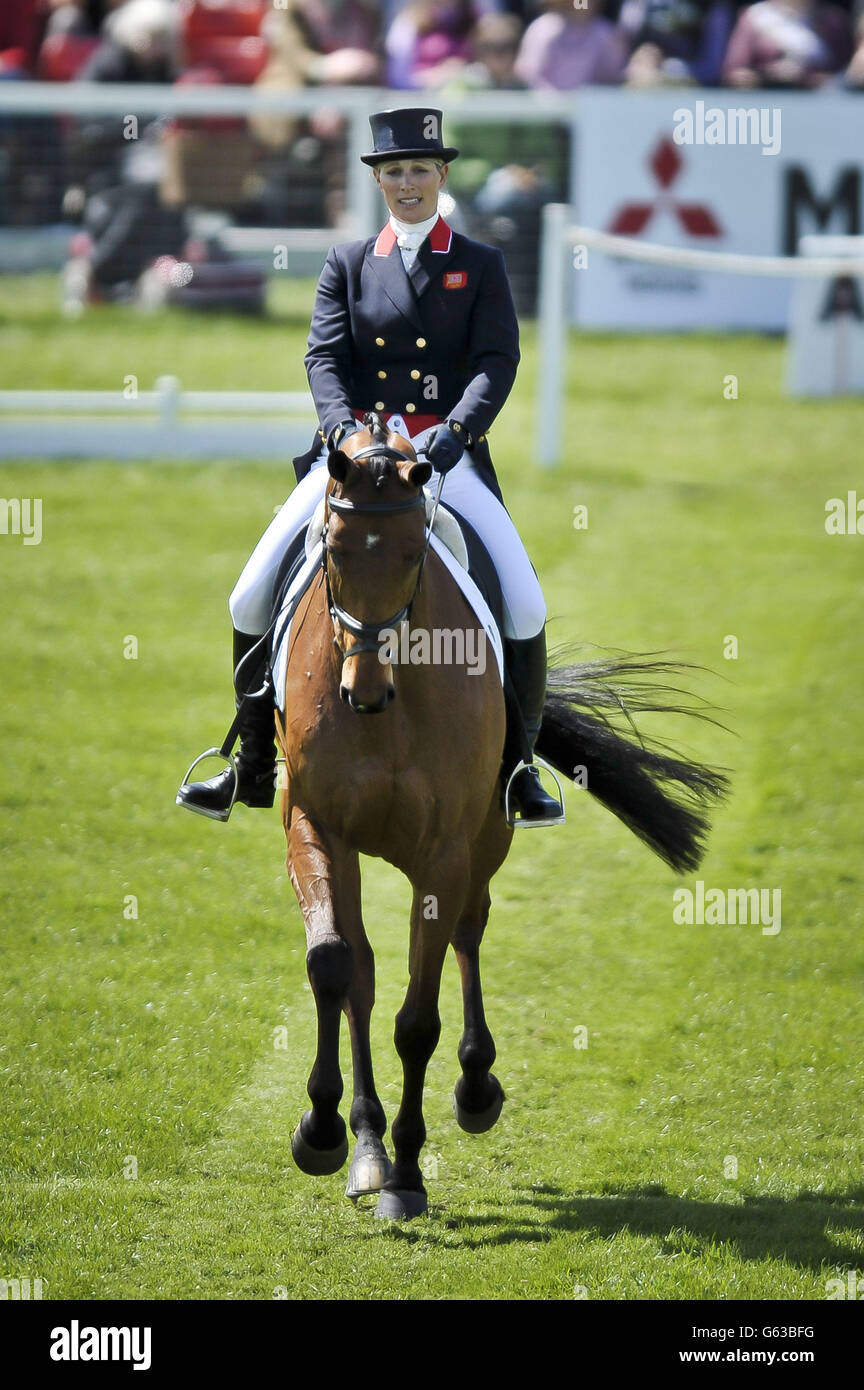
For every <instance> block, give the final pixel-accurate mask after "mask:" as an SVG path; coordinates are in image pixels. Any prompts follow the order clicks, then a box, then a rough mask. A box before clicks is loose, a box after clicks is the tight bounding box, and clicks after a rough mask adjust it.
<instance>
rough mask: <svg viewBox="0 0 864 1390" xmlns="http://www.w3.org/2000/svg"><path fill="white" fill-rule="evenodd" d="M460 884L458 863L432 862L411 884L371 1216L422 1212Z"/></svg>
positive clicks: (463, 868)
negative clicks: (395, 1056)
mask: <svg viewBox="0 0 864 1390" xmlns="http://www.w3.org/2000/svg"><path fill="white" fill-rule="evenodd" d="M466 884H467V864H463V863H461V862H460V860H459V859H458V858H457V859H455V860H454V859H449V860H448V861H447V862H446V863H441V862H438V863H436V866H435V872H434V874H433V873H429V874H424V880H423V881H420V880H414V901H413V903H412V907H411V943H410V947H409V954H408V973H409V983H408V990H407V993H406V995H405V1002H404V1004H403V1005H402V1008H401V1009H400V1010H399V1013H398V1014H397V1015H396V1033H395V1042H396V1051H397V1052H398V1053H399V1057H400V1059H401V1061H402V1076H403V1084H402V1104H401V1105H400V1107H399V1113H398V1115H397V1116H396V1119H395V1120H394V1122H393V1144H394V1148H395V1159H394V1163H393V1168H392V1171H391V1173H390V1176H389V1178H388V1179H387V1181H386V1182H385V1184H384V1186H383V1187H382V1189H381V1196H380V1197H379V1199H378V1205H377V1207H376V1209H375V1214H376V1216H382V1217H389V1218H390V1219H393V1220H404V1219H406V1218H408V1217H412V1216H420V1215H421V1214H422V1213H423V1212H425V1211H426V1209H427V1206H428V1202H427V1199H426V1189H425V1187H424V1186H423V1176H422V1174H421V1172H420V1162H419V1159H420V1150H421V1149H422V1147H423V1144H424V1141H425V1139H426V1126H425V1124H424V1121H423V1087H424V1084H425V1080H426V1068H427V1066H428V1064H429V1059H430V1057H431V1056H432V1054H433V1052H434V1051H435V1048H436V1047H437V1045H438V1038H439V1036H440V1034H441V1019H440V1016H439V1013H438V995H439V992H440V988H441V969H442V967H443V965H444V957H445V956H446V954H447V947H448V945H449V944H450V936H451V932H452V930H453V928H454V926H455V924H456V922H457V921H458V920H459V915H460V912H461V910H462V905H463V900H464V895H465V889H466ZM436 888H437V891H436Z"/></svg>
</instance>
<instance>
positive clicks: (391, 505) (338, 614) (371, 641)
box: [321, 444, 443, 661]
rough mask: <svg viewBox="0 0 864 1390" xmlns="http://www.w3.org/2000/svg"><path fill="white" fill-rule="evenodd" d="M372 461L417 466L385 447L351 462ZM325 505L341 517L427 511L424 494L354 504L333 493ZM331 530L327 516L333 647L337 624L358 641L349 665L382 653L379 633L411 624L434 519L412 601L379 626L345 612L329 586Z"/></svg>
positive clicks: (371, 447) (371, 448)
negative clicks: (358, 658)
mask: <svg viewBox="0 0 864 1390" xmlns="http://www.w3.org/2000/svg"><path fill="white" fill-rule="evenodd" d="M373 457H374V458H382V457H383V458H390V459H394V460H396V461H398V462H399V463H414V462H415V460H414V459H411V458H409V457H408V455H407V454H403V453H402V452H401V451H400V450H399V449H393V448H391V447H390V446H389V445H383V444H370V445H369V446H368V447H367V448H365V449H361V450H360V451H359V452H358V453H356V454H353V455H352V456H351V458H352V462H355V461H357V460H359V459H364V458H373ZM441 481H442V482H443V474H442V477H441ZM440 491H441V487H440V484H439V488H438V492H439V495H440ZM325 501H326V504H327V508H328V509H329V510H330V511H334V512H336V514H337V515H338V516H361V515H372V516H397V515H399V514H401V513H405V512H413V511H417V509H418V508H420V507H422V508H423V509H424V511H425V508H426V498H425V496H424V495H423V492H422V490H421V491H420V492H419V493H418V494H417V496H416V497H410V498H408V499H406V501H404V502H352V501H351V500H350V499H349V498H347V497H334V496H333V495H332V493H328V494H327V495H326V497H325ZM437 505H438V503H437V498H436V502H435V506H436V509H437ZM328 526H329V522H328V520H327V519H326V515H325V521H324V530H323V533H322V540H323V542H324V546H323V550H322V552H321V567H322V569H323V570H324V584H325V587H326V591H327V607H328V609H329V611H330V617H331V618H332V620H333V627H334V633H333V644H334V646H335V647H337V648H338V647H339V641H338V637H337V634H336V630H335V629H336V624H337V623H338V624H339V626H340V627H343V628H345V629H346V631H348V632H350V633H351V635H352V637H356V638H358V639H359V640H358V641H357V642H356V643H355V644H354V646H353V647H351V648H350V649H349V650H348V651H345V652H342V660H343V661H347V660H348V659H349V657H352V656H360V655H361V654H362V653H363V652H375V653H379V652H380V651H381V647H382V645H383V644H382V639H381V637H380V633H381V632H383V631H385V630H387V629H390V630H392V629H393V628H396V627H398V626H399V624H400V623H402V622H406V621H409V620H410V617H411V609H412V607H413V605H414V600H415V599H416V597H417V592H418V590H419V588H420V580H421V578H422V575H423V566H424V565H425V563H426V555H427V553H428V550H429V536H430V535H431V533H432V519H430V523H429V528H428V531H427V534H426V545H425V547H424V550H423V555H422V557H421V559H420V568H419V569H418V571H417V580H416V582H415V585H414V589H413V592H412V594H411V597H410V598H409V600H408V602H407V603H405V604H403V605H402V607H401V608H400V609H399V611H398V613H394V614H392V616H391V617H389V618H384V619H382V620H381V621H380V622H374V623H370V622H363V621H362V620H361V619H360V618H355V617H354V616H353V615H352V614H351V613H349V612H348V611H347V609H345V608H342V607H341V606H340V605H339V604H338V603H337V602H336V600H335V598H334V597H333V590H332V588H331V586H330V571H329V568H328V565H327V556H328V553H329V550H330V547H329V546H328V544H327V531H328Z"/></svg>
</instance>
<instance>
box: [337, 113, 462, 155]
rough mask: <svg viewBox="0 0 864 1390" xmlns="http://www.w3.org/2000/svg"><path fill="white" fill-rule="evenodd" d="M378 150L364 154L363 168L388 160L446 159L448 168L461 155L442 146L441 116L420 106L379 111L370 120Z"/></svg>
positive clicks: (449, 146)
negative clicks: (366, 165) (452, 160)
mask: <svg viewBox="0 0 864 1390" xmlns="http://www.w3.org/2000/svg"><path fill="white" fill-rule="evenodd" d="M369 124H370V126H371V127H372V139H373V141H374V143H375V148H374V150H373V151H372V153H371V154H361V156H360V158H361V159H362V161H363V163H364V164H380V163H381V162H382V160H385V159H443V160H444V163H445V164H449V163H450V160H451V159H455V158H456V156H457V155H458V153H459V151H458V150H454V149H453V147H452V145H442V143H441V112H440V111H435V110H433V109H431V108H423V107H419V106H409V107H401V108H400V109H399V110H395V111H378V112H377V113H376V114H375V115H374V116H370V117H369Z"/></svg>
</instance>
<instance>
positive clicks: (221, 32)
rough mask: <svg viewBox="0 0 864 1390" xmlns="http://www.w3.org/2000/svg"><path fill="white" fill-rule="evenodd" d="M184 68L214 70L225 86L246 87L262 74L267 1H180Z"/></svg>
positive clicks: (264, 57) (264, 62) (265, 50)
mask: <svg viewBox="0 0 864 1390" xmlns="http://www.w3.org/2000/svg"><path fill="white" fill-rule="evenodd" d="M178 8H179V12H180V32H181V35H182V39H183V62H184V67H186V68H187V69H189V68H209V69H210V70H211V71H212V70H214V69H215V71H216V72H218V73H219V75H220V77H221V79H222V81H223V82H228V83H236V84H237V85H246V84H249V83H251V82H254V81H255V79H256V78H257V77H260V75H261V73H262V72H263V70H264V68H265V66H266V64H267V58H268V48H267V44H266V43H265V41H264V39H262V38H261V37H260V29H261V21H262V20H263V18H264V15H265V14H266V12H267V5H266V3H265V0H180V4H179V7H178Z"/></svg>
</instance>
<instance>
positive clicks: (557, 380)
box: [537, 203, 864, 466]
mask: <svg viewBox="0 0 864 1390" xmlns="http://www.w3.org/2000/svg"><path fill="white" fill-rule="evenodd" d="M570 216H571V209H570V208H569V207H568V206H567V204H566V203H547V205H546V207H545V208H544V209H543V233H542V241H541V247H540V295H539V311H538V313H539V323H538V354H539V356H538V367H537V379H538V388H537V440H538V461H539V462H540V463H541V464H544V465H546V466H551V465H553V464H556V463H557V462H558V460H559V458H560V451H561V412H562V401H563V392H564V370H565V362H566V352H567V324H568V322H569V308H570V302H571V291H572V280H571V274H572V260H573V256H574V254H575V253H576V251H577V250H578V249H579V248H581V247H584V248H586V249H589V250H594V251H597V252H599V253H600V254H601V255H607V256H611V257H613V258H618V259H621V260H629V261H644V262H646V263H648V264H652V265H669V266H678V267H681V268H686V269H690V270H705V271H712V272H718V273H720V274H727V275H730V274H731V275H767V276H773V277H784V278H787V279H822V280H829V279H831V278H832V277H835V276H852V277H858V276H864V237H855V238H849V237H844V238H840V239H838V240H842V241H844V242H845V243H846V244H847V245H851V246H852V248H853V251H854V254H847V255H845V256H844V255H838V256H819V255H809V254H808V255H802V256H747V255H741V254H739V253H736V252H728V251H697V250H693V249H690V248H687V247H678V246H660V245H657V244H656V243H653V242H645V241H638V240H636V239H634V238H630V237H621V236H613V235H612V234H611V233H609V232H601V231H598V230H597V229H596V228H594V227H583V226H582V225H581V224H579V223H574V222H571V221H570ZM823 240H824V239H823ZM807 241H808V238H806V237H804V238H802V247H803V248H804V249H806V243H807ZM859 251H860V253H861V254H860V255H859V254H857V253H858V252H859Z"/></svg>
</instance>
